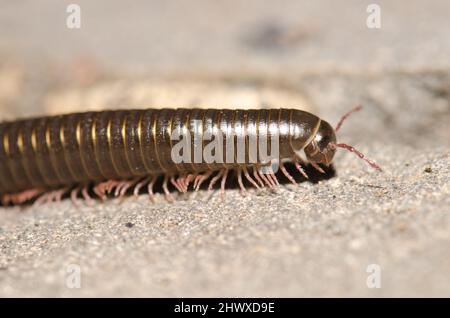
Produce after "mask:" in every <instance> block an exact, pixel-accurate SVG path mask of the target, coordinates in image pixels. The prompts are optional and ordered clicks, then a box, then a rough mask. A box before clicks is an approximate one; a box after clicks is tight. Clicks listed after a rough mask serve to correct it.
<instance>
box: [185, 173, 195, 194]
mask: <svg viewBox="0 0 450 318" xmlns="http://www.w3.org/2000/svg"><path fill="white" fill-rule="evenodd" d="M194 178H195V174H188V175H187V177H186V180H185V181H184V183H185V187H184V189H185V190H186V192H187V191H188V189H189V184H190V183H191V181H193V180H194Z"/></svg>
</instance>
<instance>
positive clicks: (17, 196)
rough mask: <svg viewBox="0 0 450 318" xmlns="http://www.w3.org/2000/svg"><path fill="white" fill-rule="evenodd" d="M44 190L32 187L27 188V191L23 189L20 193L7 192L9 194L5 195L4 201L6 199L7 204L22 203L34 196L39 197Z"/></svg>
mask: <svg viewBox="0 0 450 318" xmlns="http://www.w3.org/2000/svg"><path fill="white" fill-rule="evenodd" d="M42 192H43V190H39V189H30V190H25V191H22V192H19V193H14V194H7V195H5V197H4V198H3V200H2V201H4V202H5V204H8V203H12V204H22V203H25V202H27V201H29V200H31V199H33V198H36V197H38V196H39V195H40V194H41V193H42Z"/></svg>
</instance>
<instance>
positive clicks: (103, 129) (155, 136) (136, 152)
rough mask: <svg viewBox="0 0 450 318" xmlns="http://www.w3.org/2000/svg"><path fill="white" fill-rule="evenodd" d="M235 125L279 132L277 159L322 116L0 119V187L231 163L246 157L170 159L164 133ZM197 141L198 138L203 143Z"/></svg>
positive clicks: (148, 114) (224, 113)
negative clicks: (196, 126) (200, 160)
mask: <svg viewBox="0 0 450 318" xmlns="http://www.w3.org/2000/svg"><path fill="white" fill-rule="evenodd" d="M193 120H199V121H201V123H202V131H203V132H206V131H208V130H212V129H220V130H221V131H222V132H223V137H224V138H227V137H228V136H229V134H230V132H233V133H234V130H235V128H236V126H237V125H242V127H243V129H242V130H240V131H242V133H243V134H245V135H244V136H245V138H249V136H250V135H251V134H253V135H254V136H256V137H261V136H267V138H269V139H270V137H271V135H272V134H273V133H274V132H276V133H278V134H279V138H280V139H279V157H280V158H279V159H292V158H293V157H294V155H295V153H296V152H297V153H298V151H300V150H302V149H303V148H304V147H305V146H306V145H307V144H308V143H310V142H311V141H312V140H313V138H314V136H315V134H316V133H317V131H318V129H319V126H320V123H321V120H320V119H319V118H318V117H316V116H314V115H312V114H310V113H307V112H304V111H300V110H296V109H270V110H263V109H262V110H227V109H225V110H224V109H222V110H218V109H158V110H157V109H148V110H124V111H103V112H88V113H76V114H69V115H62V116H55V117H43V118H35V119H26V120H19V121H14V122H4V123H1V124H0V194H5V193H15V192H19V191H22V190H27V189H31V188H40V189H53V188H58V187H61V186H71V185H75V184H88V183H91V182H92V183H95V182H101V181H104V180H121V179H128V178H135V177H139V176H142V177H144V176H147V175H162V174H168V175H177V174H180V173H197V172H202V171H208V170H219V169H222V168H224V167H226V168H236V167H238V166H242V165H251V163H250V162H249V161H248V157H247V156H246V159H245V160H246V161H245V163H232V164H230V163H223V164H221V163H214V164H206V163H181V164H175V163H174V162H173V161H172V159H171V149H172V146H173V141H172V140H171V132H172V130H173V129H175V128H176V127H181V128H185V129H187V130H189V131H190V132H191V133H192V134H193V133H194V132H193V125H192V122H193ZM202 147H204V144H203V143H202Z"/></svg>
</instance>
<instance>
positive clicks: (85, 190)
mask: <svg viewBox="0 0 450 318" xmlns="http://www.w3.org/2000/svg"><path fill="white" fill-rule="evenodd" d="M81 195H82V196H83V199H85V200H86V203H87V205H93V204H94V200H92V198H91V196H90V195H89V186H87V185H86V186H84V187H83V188H82V190H81Z"/></svg>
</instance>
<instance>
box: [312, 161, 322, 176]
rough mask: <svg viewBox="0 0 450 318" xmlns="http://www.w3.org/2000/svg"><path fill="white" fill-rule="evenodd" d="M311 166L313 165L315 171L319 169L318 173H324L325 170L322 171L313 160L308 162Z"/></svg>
mask: <svg viewBox="0 0 450 318" xmlns="http://www.w3.org/2000/svg"><path fill="white" fill-rule="evenodd" d="M310 163H311V166H313V167H314V168H315V169H316V170H317V171H319V172H320V173H325V171H323V169H322V168H321V167H320V166H319V165H318V164H317V163H315V162H312V161H311V162H310Z"/></svg>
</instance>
